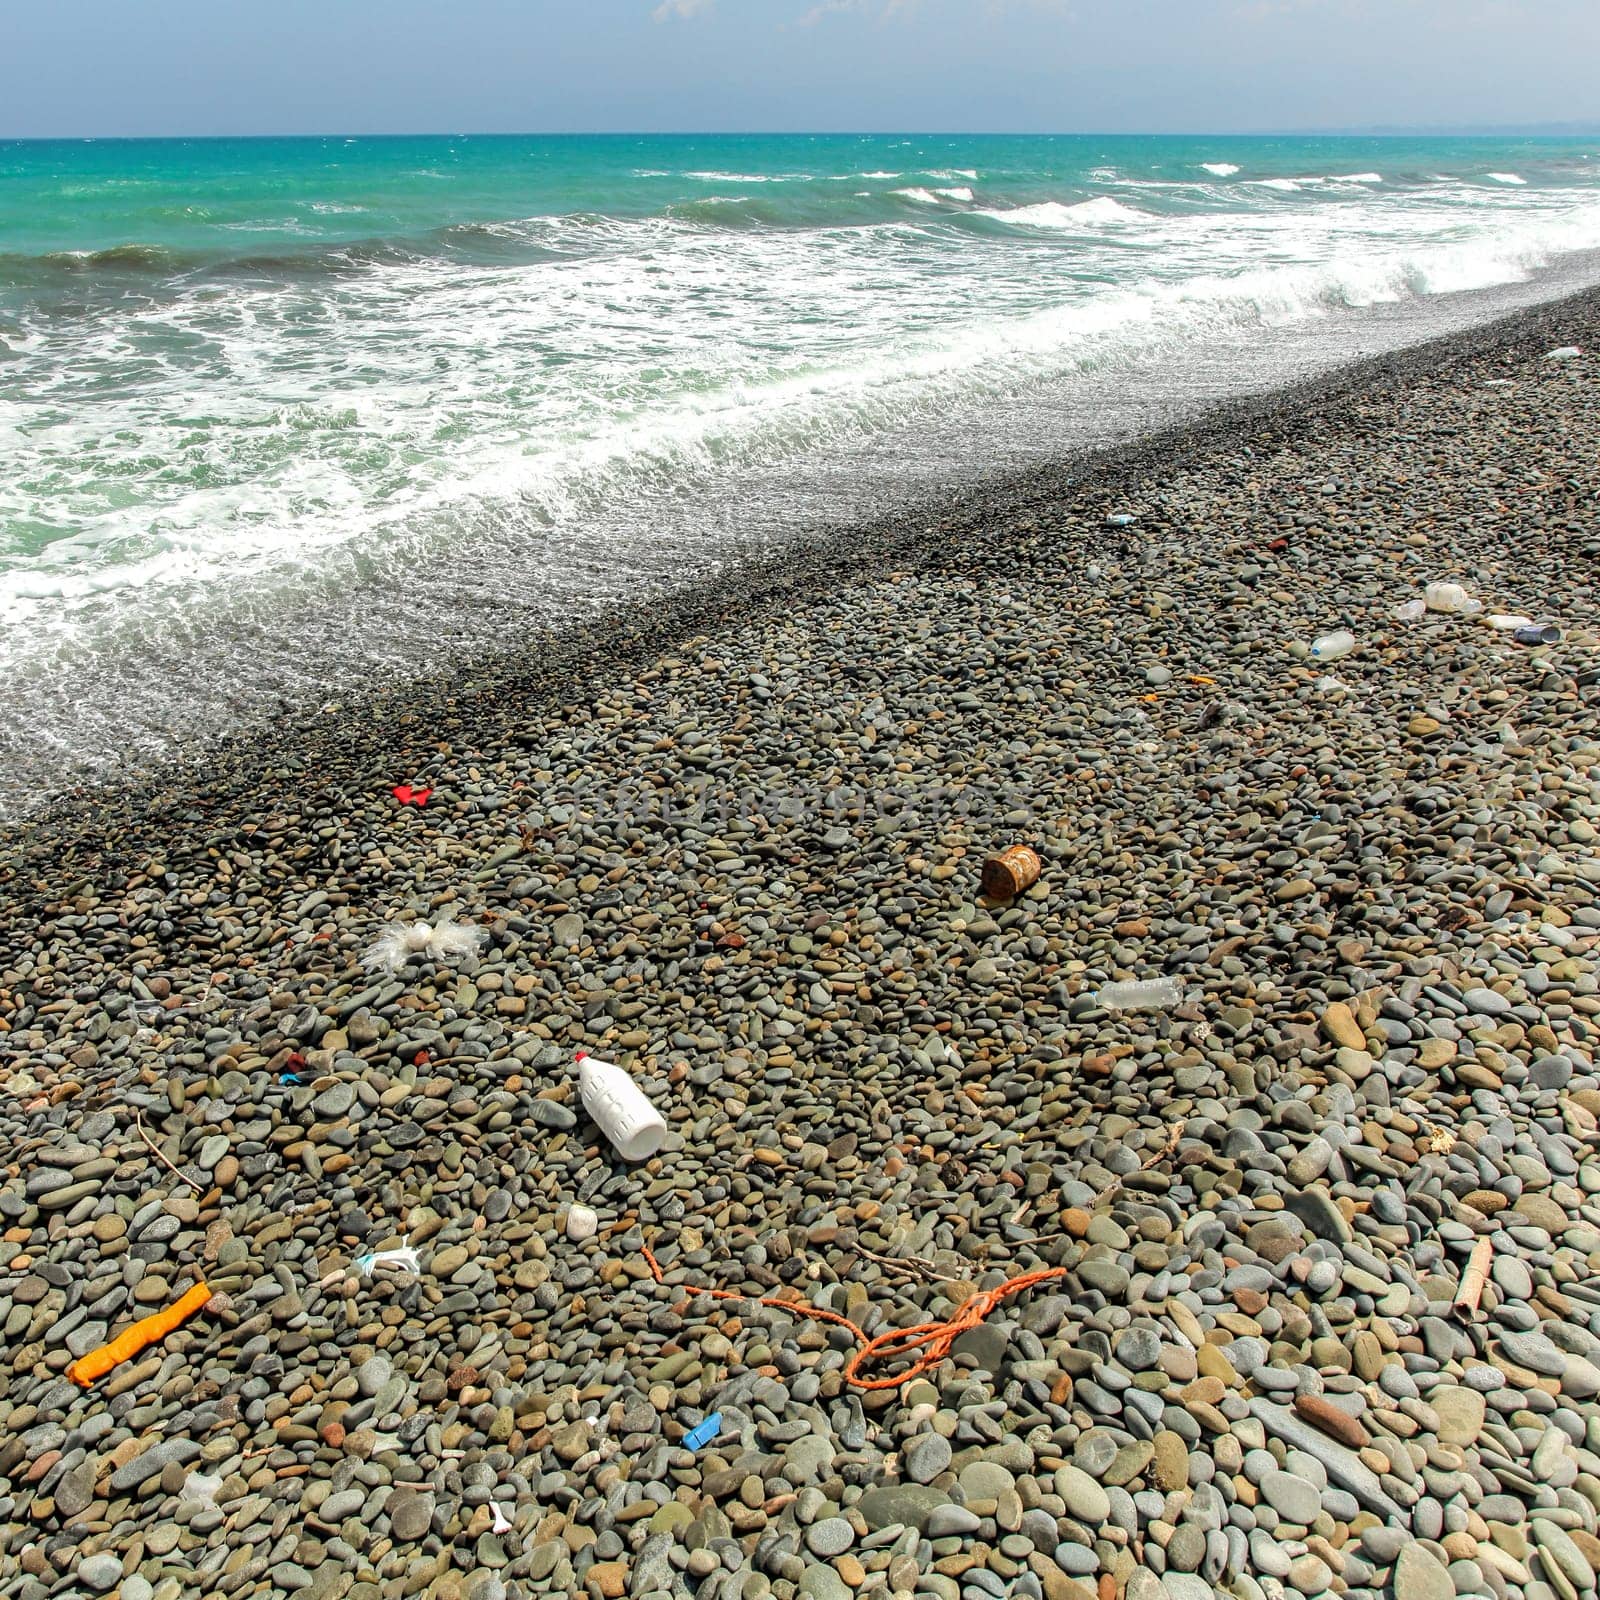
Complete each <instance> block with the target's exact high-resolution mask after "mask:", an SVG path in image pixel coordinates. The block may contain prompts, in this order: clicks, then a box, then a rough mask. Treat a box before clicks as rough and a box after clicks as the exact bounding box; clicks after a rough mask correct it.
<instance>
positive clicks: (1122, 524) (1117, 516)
mask: <svg viewBox="0 0 1600 1600" xmlns="http://www.w3.org/2000/svg"><path fill="white" fill-rule="evenodd" d="M1138 520H1139V519H1138V518H1137V517H1136V516H1134V514H1133V513H1132V512H1131V511H1113V512H1112V513H1111V514H1110V516H1108V517H1107V518H1106V526H1107V527H1108V528H1130V527H1132V526H1133V524H1134V523H1136V522H1137V521H1138Z"/></svg>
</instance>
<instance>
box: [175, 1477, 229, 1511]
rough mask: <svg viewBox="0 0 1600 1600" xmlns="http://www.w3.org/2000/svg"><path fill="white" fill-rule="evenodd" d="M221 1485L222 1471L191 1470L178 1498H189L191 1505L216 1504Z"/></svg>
mask: <svg viewBox="0 0 1600 1600" xmlns="http://www.w3.org/2000/svg"><path fill="white" fill-rule="evenodd" d="M221 1487H222V1474H221V1473H220V1472H191V1473H190V1474H189V1476H188V1477H187V1478H185V1479H184V1480H183V1488H182V1489H180V1490H179V1491H178V1498H179V1499H180V1500H187V1501H188V1502H189V1503H190V1504H191V1505H196V1506H214V1505H215V1504H216V1503H217V1491H218V1490H219V1489H221Z"/></svg>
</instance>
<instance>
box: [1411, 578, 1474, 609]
mask: <svg viewBox="0 0 1600 1600" xmlns="http://www.w3.org/2000/svg"><path fill="white" fill-rule="evenodd" d="M1422 598H1423V600H1424V601H1425V602H1426V603H1427V607H1428V609H1429V610H1430V611H1438V612H1442V613H1443V614H1444V615H1445V616H1447V617H1471V616H1476V615H1477V613H1478V612H1480V611H1482V610H1483V602H1482V601H1481V600H1475V599H1473V597H1472V596H1471V595H1470V594H1468V593H1467V591H1466V590H1465V589H1463V588H1462V587H1461V585H1460V584H1459V583H1430V584H1429V585H1428V587H1427V588H1426V589H1424V590H1423V591H1422Z"/></svg>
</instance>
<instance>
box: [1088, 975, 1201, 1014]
mask: <svg viewBox="0 0 1600 1600" xmlns="http://www.w3.org/2000/svg"><path fill="white" fill-rule="evenodd" d="M1182 994H1183V987H1182V985H1181V984H1179V982H1178V980H1177V979H1176V978H1136V979H1134V980H1133V981H1132V982H1128V983H1107V984H1102V985H1101V987H1100V989H1099V991H1098V992H1097V993H1096V995H1095V999H1097V1000H1098V1001H1099V1002H1100V1004H1101V1005H1103V1006H1104V1007H1105V1008H1106V1010H1107V1011H1165V1010H1166V1009H1167V1007H1168V1006H1175V1005H1177V1003H1178V1000H1179V998H1180V997H1181V996H1182Z"/></svg>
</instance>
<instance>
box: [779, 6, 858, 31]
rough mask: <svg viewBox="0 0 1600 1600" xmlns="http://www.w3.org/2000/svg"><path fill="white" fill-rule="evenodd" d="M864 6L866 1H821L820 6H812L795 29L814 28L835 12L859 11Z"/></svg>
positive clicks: (796, 24)
mask: <svg viewBox="0 0 1600 1600" xmlns="http://www.w3.org/2000/svg"><path fill="white" fill-rule="evenodd" d="M865 6H866V0H821V4H820V5H814V6H812V8H811V9H810V10H809V11H808V12H806V14H805V15H804V16H803V17H801V18H800V19H799V20H798V21H797V22H796V23H795V27H797V28H814V27H816V25H817V24H818V23H819V22H821V21H822V19H823V18H824V17H826V16H829V15H831V14H832V13H833V12H835V11H861V10H864V9H865Z"/></svg>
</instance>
